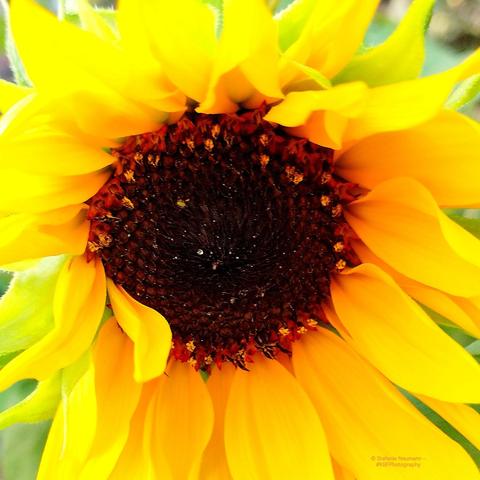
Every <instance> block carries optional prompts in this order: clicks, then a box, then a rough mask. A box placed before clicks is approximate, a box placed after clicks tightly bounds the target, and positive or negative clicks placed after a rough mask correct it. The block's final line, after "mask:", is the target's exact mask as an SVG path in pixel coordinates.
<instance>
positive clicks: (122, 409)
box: [76, 319, 141, 480]
mask: <svg viewBox="0 0 480 480" xmlns="http://www.w3.org/2000/svg"><path fill="white" fill-rule="evenodd" d="M94 368H95V390H94V392H92V394H93V395H94V396H95V398H96V404H97V413H96V417H97V419H96V429H95V437H94V439H93V442H92V446H91V448H90V451H89V452H88V456H87V458H86V459H85V460H86V462H85V465H84V466H83V468H82V470H81V473H80V474H79V475H78V477H76V478H78V479H80V480H90V479H92V478H96V479H107V478H109V475H110V473H111V472H112V470H113V468H114V467H115V464H116V463H117V460H118V458H119V456H120V453H121V451H122V450H123V447H124V445H125V444H126V442H127V438H128V433H129V429H130V420H131V417H132V416H133V413H134V411H135V408H136V407H137V404H138V400H139V398H140V393H141V385H140V384H138V383H136V382H135V381H134V379H133V344H132V342H131V340H130V339H129V338H128V337H127V336H126V335H125V334H124V333H123V332H122V331H121V330H120V327H119V326H118V324H117V322H116V321H115V319H111V320H109V321H108V322H107V323H106V324H105V325H104V326H103V327H102V330H101V331H100V334H99V336H98V340H97V343H96V345H95V352H94ZM76 414H77V415H78V416H83V418H84V421H92V420H93V421H94V420H95V419H88V418H87V417H86V416H85V415H82V412H81V411H79V412H76Z"/></svg>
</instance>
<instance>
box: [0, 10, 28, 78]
mask: <svg viewBox="0 0 480 480" xmlns="http://www.w3.org/2000/svg"><path fill="white" fill-rule="evenodd" d="M0 9H1V10H2V11H3V16H4V18H5V28H4V42H5V51H6V54H7V57H8V61H9V62H10V69H11V70H12V73H13V77H14V79H15V83H16V84H17V85H24V86H30V85H31V84H32V82H31V81H30V79H29V78H28V75H27V73H26V71H25V68H24V66H23V63H22V60H21V59H20V55H19V54H18V51H17V48H16V46H15V42H14V40H13V37H12V32H11V29H10V7H9V5H8V2H7V0H0ZM0 16H1V13H0Z"/></svg>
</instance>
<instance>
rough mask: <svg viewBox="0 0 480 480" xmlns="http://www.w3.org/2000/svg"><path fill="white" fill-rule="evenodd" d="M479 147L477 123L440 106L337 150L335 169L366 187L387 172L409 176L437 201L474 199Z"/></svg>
mask: <svg viewBox="0 0 480 480" xmlns="http://www.w3.org/2000/svg"><path fill="white" fill-rule="evenodd" d="M479 151H480V127H479V126H478V124H477V123H475V122H474V121H473V120H471V119H469V118H468V117H466V116H464V115H461V114H460V113H456V112H453V111H443V112H441V113H440V114H439V115H437V116H436V117H435V118H434V119H432V120H431V121H429V122H427V123H424V124H422V125H419V126H417V127H414V128H412V129H409V130H402V131H399V132H389V133H380V134H378V135H373V136H371V137H368V138H366V139H364V140H362V141H361V142H359V143H357V144H355V145H354V146H353V147H352V148H350V149H348V150H347V151H346V152H344V153H343V154H342V155H341V156H340V158H339V159H338V161H337V163H336V171H338V173H339V175H341V176H342V177H343V178H345V179H347V180H350V181H352V182H355V183H359V184H361V185H362V186H364V187H367V188H369V189H372V188H374V187H375V186H376V185H377V184H378V183H380V182H382V181H384V180H388V179H389V178H394V177H397V176H409V177H412V178H415V179H416V180H418V181H419V182H421V183H422V184H423V185H425V186H426V187H427V188H428V189H429V190H430V192H431V193H432V195H433V196H434V197H435V200H436V201H437V202H438V203H439V204H441V205H443V206H448V205H451V206H461V205H466V206H468V205H473V204H476V205H480V189H479V188H478V185H479V184H480V169H479V168H478V152H479Z"/></svg>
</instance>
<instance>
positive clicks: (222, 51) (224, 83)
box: [198, 0, 283, 113]
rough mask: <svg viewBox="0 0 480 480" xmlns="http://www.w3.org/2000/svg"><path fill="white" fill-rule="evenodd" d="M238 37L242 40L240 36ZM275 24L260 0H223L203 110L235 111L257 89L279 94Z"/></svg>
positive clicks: (264, 94)
mask: <svg viewBox="0 0 480 480" xmlns="http://www.w3.org/2000/svg"><path fill="white" fill-rule="evenodd" d="M240 39H241V40H240ZM278 58H279V52H278V45H277V28H276V25H275V23H274V21H273V19H272V16H271V13H270V11H269V10H268V8H267V7H266V5H265V2H264V1H263V0H225V1H224V2H223V27H222V34H221V37H220V41H219V45H218V53H217V55H216V59H215V62H214V65H213V71H212V76H211V79H210V83H209V89H208V95H207V97H206V99H205V101H204V102H203V103H202V104H201V105H200V108H199V109H198V110H199V111H201V112H204V113H223V112H227V111H234V110H236V109H237V108H238V107H237V106H236V104H237V103H242V102H246V101H247V100H249V98H250V97H252V96H254V95H255V93H256V92H259V93H260V94H261V95H262V96H263V98H266V97H275V98H281V97H283V94H282V92H281V90H280V85H279V79H278Z"/></svg>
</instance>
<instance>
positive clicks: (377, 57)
mask: <svg viewBox="0 0 480 480" xmlns="http://www.w3.org/2000/svg"><path fill="white" fill-rule="evenodd" d="M434 4H435V0H415V1H414V2H412V3H411V6H410V8H409V9H408V11H407V14H406V15H405V17H404V18H403V19H402V21H401V23H400V24H399V25H398V27H397V28H396V30H395V31H394V32H393V33H392V35H390V37H388V39H387V40H386V41H385V42H383V43H381V44H380V45H377V46H375V47H373V48H368V49H366V50H365V51H364V52H362V53H360V54H359V55H356V56H355V57H354V58H353V59H352V61H351V62H350V63H349V64H348V65H347V67H346V68H345V69H344V70H343V71H342V72H340V74H339V75H337V77H336V78H335V79H334V81H335V83H340V82H341V83H343V82H346V81H347V82H348V81H352V80H363V81H364V82H366V83H368V85H370V86H371V87H374V86H378V85H385V84H388V83H394V82H400V81H402V80H410V79H414V78H417V77H418V76H419V75H420V73H421V71H422V67H423V63H424V61H425V33H426V30H427V27H428V23H429V20H430V18H431V15H432V9H433V6H434Z"/></svg>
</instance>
